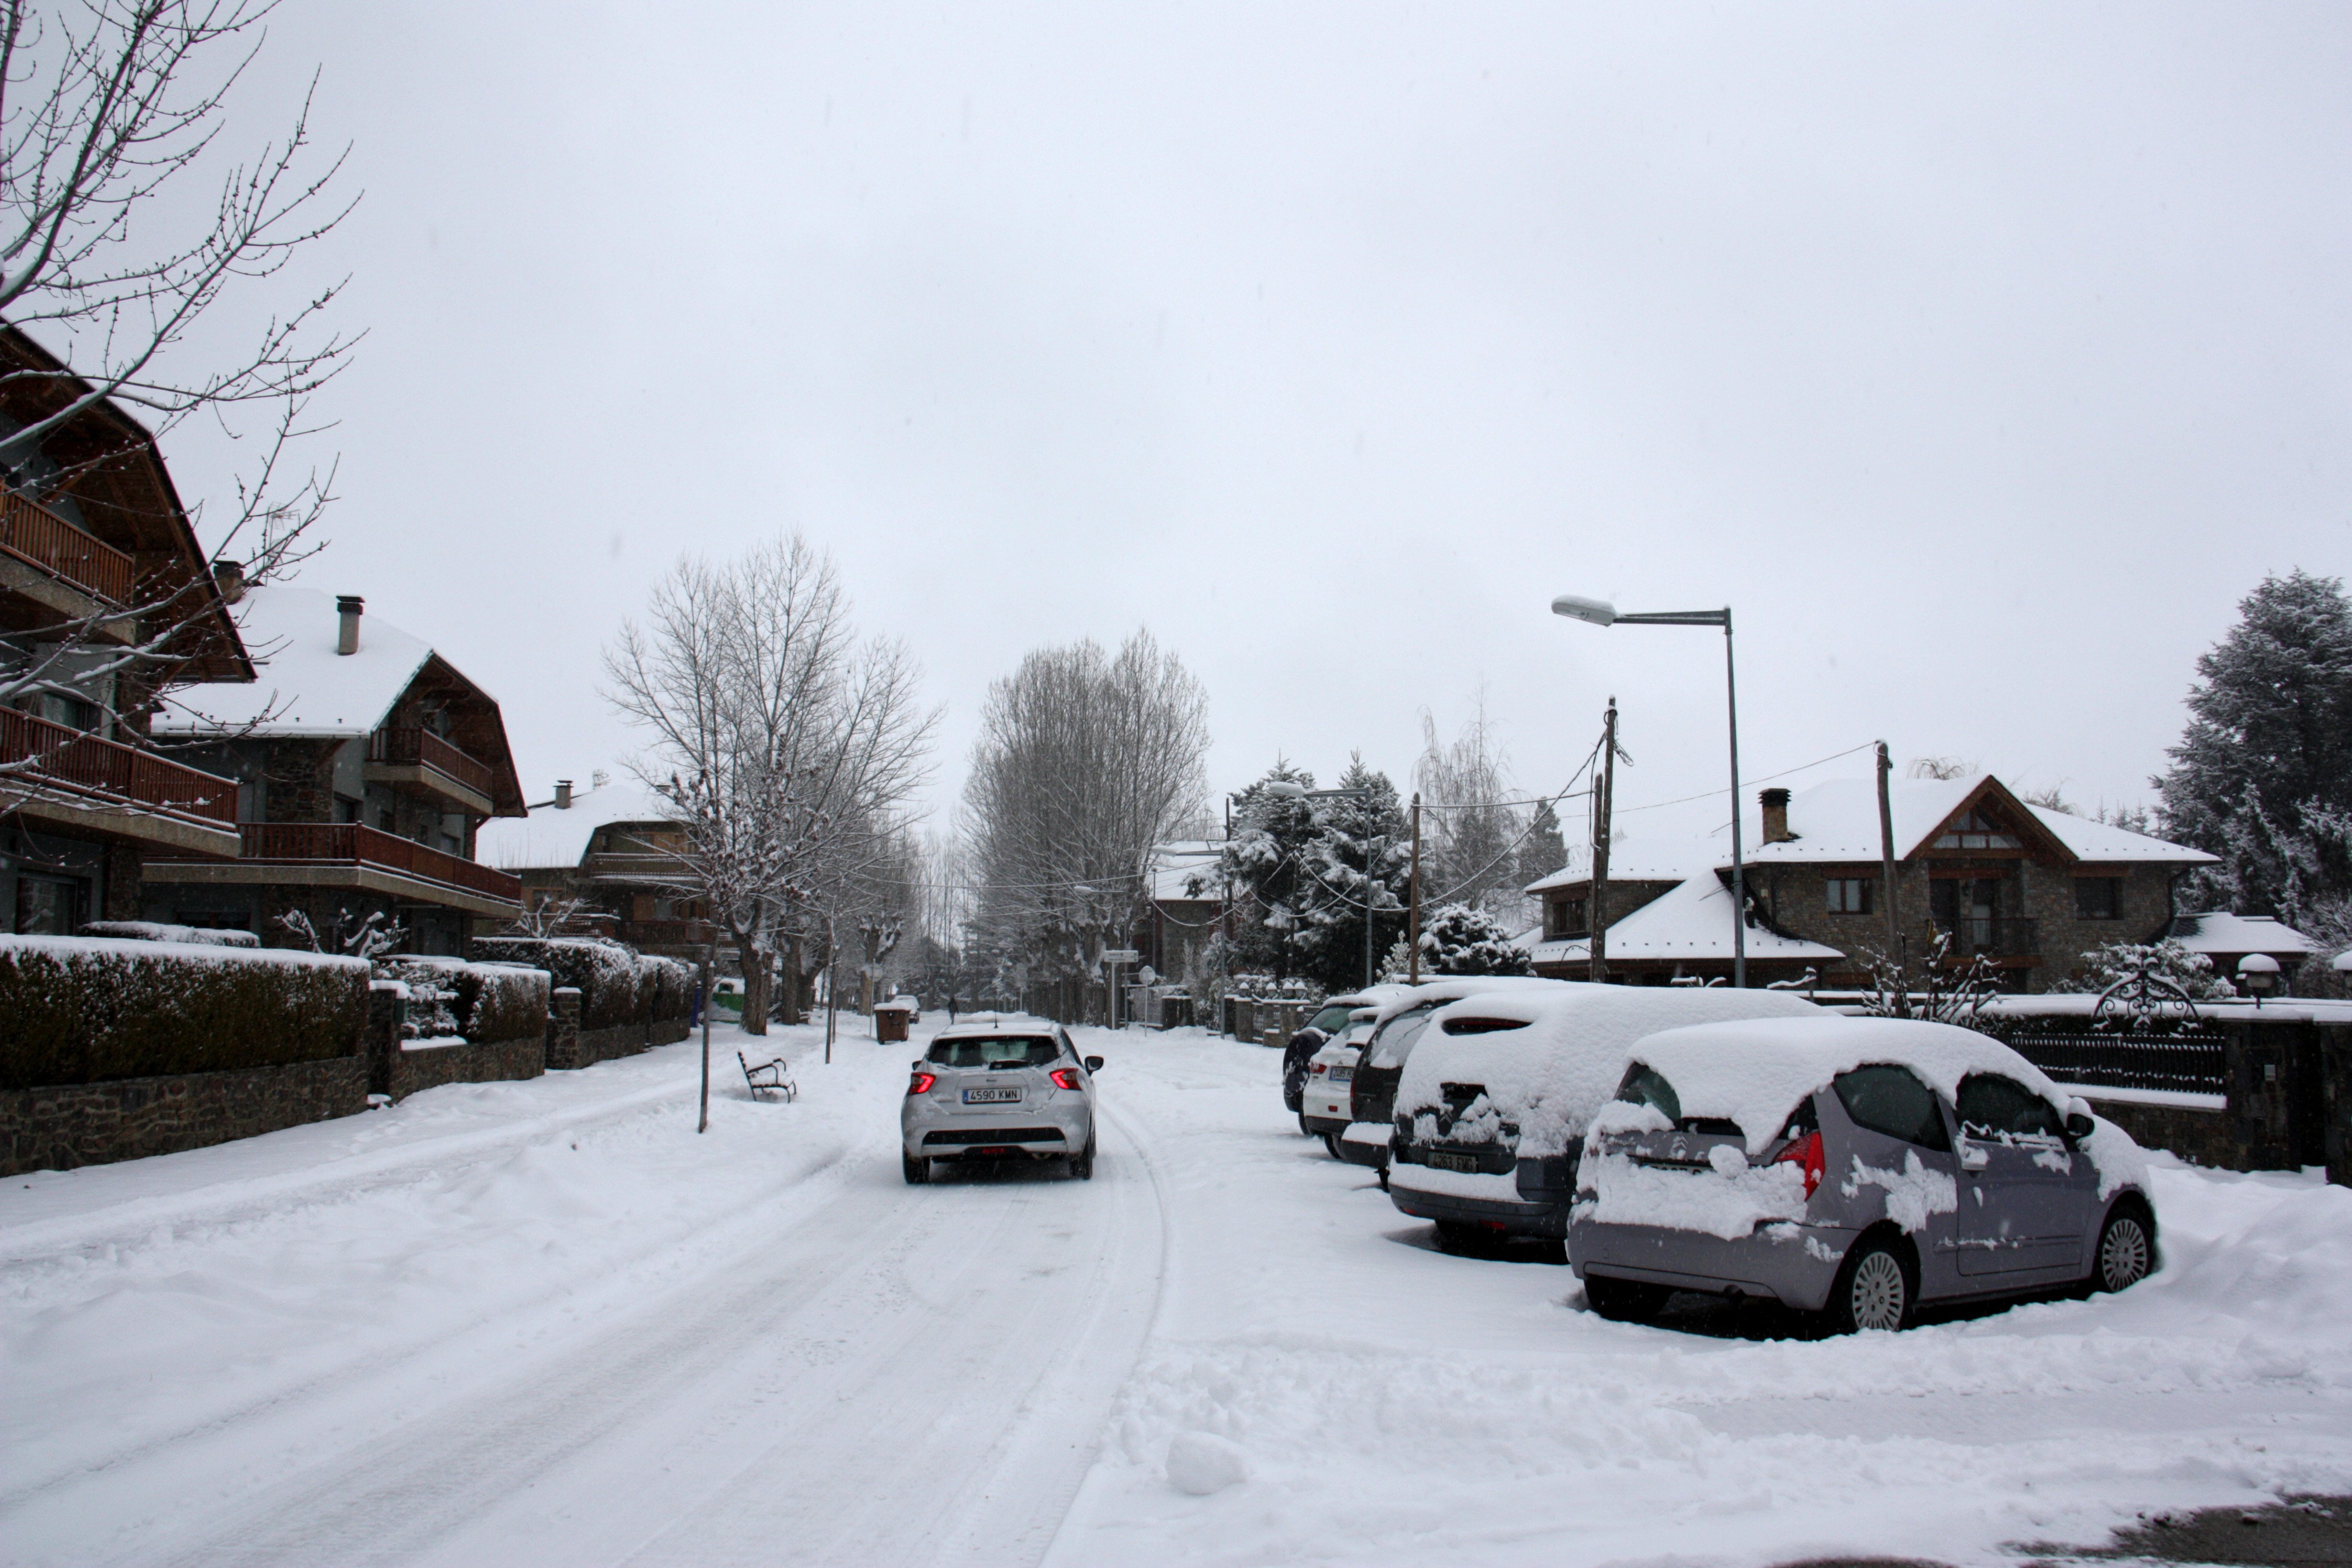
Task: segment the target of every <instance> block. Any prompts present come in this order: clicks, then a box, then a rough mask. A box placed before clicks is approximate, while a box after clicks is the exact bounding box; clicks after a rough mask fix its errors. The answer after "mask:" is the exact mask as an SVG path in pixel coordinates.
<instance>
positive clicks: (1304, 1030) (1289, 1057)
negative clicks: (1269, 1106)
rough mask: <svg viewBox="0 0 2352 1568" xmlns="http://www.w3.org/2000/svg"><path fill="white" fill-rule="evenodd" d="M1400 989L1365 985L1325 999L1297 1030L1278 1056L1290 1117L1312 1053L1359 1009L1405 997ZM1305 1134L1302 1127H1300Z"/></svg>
mask: <svg viewBox="0 0 2352 1568" xmlns="http://www.w3.org/2000/svg"><path fill="white" fill-rule="evenodd" d="M1407 989H1408V988H1407V987H1405V986H1402V985H1367V986H1365V987H1364V988H1363V989H1362V990H1361V991H1351V992H1349V994H1346V995H1345V996H1332V997H1328V998H1327V999H1326V1000H1325V1001H1324V1003H1323V1005H1321V1006H1320V1007H1318V1008H1317V1009H1316V1010H1315V1016H1313V1017H1311V1018H1309V1019H1307V1022H1305V1023H1304V1024H1301V1025H1300V1026H1298V1030H1297V1033H1296V1034H1294V1035H1292V1036H1291V1037H1290V1039H1289V1042H1288V1043H1287V1044H1286V1046H1285V1047H1283V1052H1282V1103H1283V1105H1284V1107H1285V1108H1286V1110H1290V1111H1291V1112H1292V1113H1293V1114H1294V1115H1295V1114H1297V1111H1298V1110H1299V1109H1300V1105H1301V1097H1302V1096H1304V1095H1305V1094H1306V1092H1307V1063H1308V1062H1310V1061H1312V1060H1313V1059H1314V1057H1315V1053H1316V1052H1317V1051H1319V1050H1321V1049H1322V1048H1323V1047H1325V1046H1326V1045H1328V1043H1329V1042H1330V1039H1331V1037H1332V1036H1334V1035H1336V1034H1338V1033H1339V1031H1340V1030H1342V1029H1344V1028H1346V1027H1347V1026H1348V1020H1349V1018H1350V1017H1352V1016H1354V1015H1355V1011H1356V1009H1357V1008H1359V1007H1377V1006H1379V1005H1381V1004H1382V1003H1383V1002H1388V1001H1391V1000H1393V999H1394V998H1396V997H1399V996H1402V995H1403V994H1405V992H1406V990H1407ZM1300 1131H1305V1124H1304V1123H1301V1124H1300Z"/></svg>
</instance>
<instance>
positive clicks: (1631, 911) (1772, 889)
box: [1528, 774, 2213, 991]
mask: <svg viewBox="0 0 2352 1568" xmlns="http://www.w3.org/2000/svg"><path fill="white" fill-rule="evenodd" d="M1889 795H1890V798H1889V805H1890V808H1891V811H1890V815H1891V816H1892V817H1893V820H1894V847H1895V888H1894V898H1895V932H1896V936H1897V939H1898V940H1899V941H1900V942H1901V943H1902V944H1903V946H1904V947H1905V948H1906V951H1907V952H1908V955H1909V956H1910V958H1911V959H1912V960H1913V961H1914V962H1919V961H1924V960H1925V959H1927V957H1928V955H1930V954H1931V953H1933V952H1937V951H1938V945H1939V943H1940V949H1941V951H1942V952H1943V953H1944V954H1945V962H1946V963H1948V964H1951V965H1958V964H1965V963H1973V962H1974V961H1975V960H1977V959H1978V958H1982V959H1983V960H1984V961H1985V962H1986V963H1988V964H1989V965H1990V967H1991V969H1992V970H1993V972H1994V973H1995V976H1996V978H1997V980H1998V983H1999V984H2000V985H2001V987H2002V988H2003V989H2006V990H2012V991H2046V990H2048V989H2049V988H2050V987H2051V985H2052V984H2053V983H2055V982H2056V981H2058V980H2060V979H2063V978H2064V977H2066V976H2068V975H2070V974H2072V973H2075V972H2076V971H2077V970H2078V969H2079V968H2080V966H2081V955H2082V954H2083V953H2084V952H2088V951H2090V950H2092V949H2094V948H2096V947H2099V946H2101V945H2103V944H2105V943H2107V942H2153V941H2155V940H2157V939H2158V938H2160V937H2162V936H2164V935H2166V934H2167V933H2168V931H2170V930H2171V929H2172V926H2173V922H2174V921H2175V920H2176V918H2177V917H2178V913H2179V911H2178V910H2176V909H2175V907H2174V900H2173V888H2174V883H2175V881H2176V880H2177V879H2178V878H2179V875H2180V873H2182V872H2184V871H2186V870H2189V868H2192V867H2196V866H2203V865H2210V864H2211V863H2212V862H2213V857H2212V856H2210V855H2207V854H2205V853H2203V852H2202V851H2200V850H2196V849H2189V848H2185V847H2182V846H2180V845H2178V844H2168V843H2166V842H2164V841H2163V840H2161V839H2158V838H2151V837H2147V835H2145V834H2139V833H2132V832H2128V831H2126V830H2125V829H2123V828H2120V827H2114V826H2107V825H2106V824H2104V823H2098V822H2092V821H2089V820H2086V819H2085V818H2083V817H2079V816H2069V815H2068V814H2066V813H2065V812H2062V811H2053V810H2051V809H2049V808H2047V807H2043V806H2033V805H2026V804H2025V803H2024V802H2023V801H2021V800H2020V799H2018V798H2017V796H2016V795H2014V794H2012V793H2011V791H2010V789H2009V788H2008V786H2006V785H2005V784H2002V783H2001V782H2000V780H1999V779H1997V778H1994V777H1992V776H1991V775H1990V774H1986V775H1983V776H1981V777H1979V778H1974V779H1959V780H1938V779H1906V780H1901V781H1897V782H1895V783H1893V784H1890V785H1889ZM1743 826H1745V827H1746V830H1747V833H1746V843H1747V844H1748V846H1750V847H1749V848H1748V863H1747V868H1746V880H1747V885H1748V927H1747V931H1746V938H1747V948H1748V981H1749V984H1757V985H1762V984H1772V983H1774V982H1789V981H1795V980H1798V979H1800V978H1801V976H1802V975H1803V973H1804V972H1805V971H1806V970H1808V969H1811V970H1812V971H1813V972H1814V973H1815V976H1816V981H1817V983H1818V984H1820V985H1822V986H1823V987H1825V988H1829V989H1844V988H1848V987H1853V986H1860V985H1864V984H1868V983H1869V973H1868V970H1867V968H1866V964H1867V963H1868V961H1869V960H1870V958H1871V957H1872V956H1873V955H1874V954H1875V953H1877V952H1879V951H1880V950H1882V949H1884V948H1885V945H1886V942H1887V921H1886V913H1885V910H1886V905H1885V899H1886V897H1887V890H1886V889H1885V888H1883V887H1882V886H1881V885H1880V884H1881V882H1882V880H1883V873H1882V865H1881V857H1880V849H1881V833H1880V827H1879V814H1878V795H1877V786H1876V785H1875V784H1874V782H1873V781H1870V780H1867V779H1851V780H1833V781H1832V782H1830V783H1826V784H1817V785H1815V786H1813V787H1812V788H1811V789H1807V790H1803V791H1801V792H1798V793H1795V794H1793V795H1792V794H1791V793H1790V791H1788V790H1784V789H1768V790H1765V791H1763V792H1762V793H1761V795H1759V798H1758V809H1757V811H1756V813H1755V815H1754V816H1751V817H1750V818H1749V821H1748V824H1745V825H1743ZM1725 847H1726V846H1725V845H1724V844H1722V843H1721V842H1718V841H1712V840H1710V841H1707V843H1706V845H1705V846H1704V847H1694V848H1693V849H1692V850H1691V851H1687V852H1684V853H1681V854H1677V853H1675V851H1673V850H1669V851H1668V852H1667V853H1665V854H1664V855H1647V856H1635V857H1628V858H1627V863H1626V864H1624V865H1622V867H1621V866H1619V865H1617V864H1612V867H1611V877H1610V883H1609V890H1608V906H1607V912H1608V915H1609V920H1610V925H1609V942H1608V951H1607V958H1608V963H1609V968H1610V971H1611V978H1612V979H1615V980H1620V981H1624V982H1628V983H1633V984H1666V983H1668V982H1670V981H1672V980H1675V979H1677V978H1679V979H1684V980H1692V979H1696V980H1702V981H1704V980H1709V979H1713V978H1715V977H1716V976H1717V975H1725V974H1728V973H1730V970H1731V957H1732V953H1731V949H1732V941H1731V937H1732V931H1731V900H1730V892H1729V888H1730V881H1731V868H1730V863H1729V860H1728V859H1727V858H1726V857H1725V856H1724V855H1723V849H1724V848H1725ZM1616 858H1617V857H1615V856H1614V855H1612V862H1613V861H1614V860H1616ZM1693 862H1696V863H1695V864H1694V863H1693ZM1677 872H1680V873H1683V874H1682V875H1680V876H1677V875H1676V874H1675V873H1677ZM1528 892H1529V893H1530V894H1532V895H1534V896H1537V897H1539V898H1541V899H1542V900H1543V901H1544V929H1543V937H1542V940H1541V941H1539V942H1538V944H1537V946H1536V950H1535V951H1536V970H1537V973H1539V974H1550V975H1556V976H1560V977H1565V978H1573V979H1581V978H1583V976H1584V975H1585V973H1587V972H1588V970H1587V965H1588V964H1589V962H1590V958H1591V949H1590V945H1589V931H1588V928H1587V916H1586V907H1587V903H1588V901H1589V900H1590V897H1591V875H1590V873H1589V871H1586V870H1583V869H1580V867H1579V866H1576V865H1571V866H1570V867H1569V868H1567V869H1565V870H1562V871H1560V872H1559V873H1556V874H1555V875H1553V876H1550V877H1547V878H1545V879H1542V880H1541V881H1538V882H1537V883H1535V884H1533V885H1532V886H1530V887H1529V888H1528Z"/></svg>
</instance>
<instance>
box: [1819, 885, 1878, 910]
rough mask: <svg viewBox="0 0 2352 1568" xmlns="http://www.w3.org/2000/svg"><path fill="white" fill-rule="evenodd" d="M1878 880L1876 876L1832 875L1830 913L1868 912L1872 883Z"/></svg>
mask: <svg viewBox="0 0 2352 1568" xmlns="http://www.w3.org/2000/svg"><path fill="white" fill-rule="evenodd" d="M1876 880H1877V879H1876V878H1874V877H1832V878H1831V879H1829V889H1830V913H1832V914H1833V915H1866V914H1868V913H1869V912H1870V889H1871V885H1872V884H1873V883H1874V882H1875V881H1876Z"/></svg>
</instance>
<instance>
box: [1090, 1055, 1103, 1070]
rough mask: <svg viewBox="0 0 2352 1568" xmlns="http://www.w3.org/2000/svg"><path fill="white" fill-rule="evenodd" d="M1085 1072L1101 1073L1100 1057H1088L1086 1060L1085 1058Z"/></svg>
mask: <svg viewBox="0 0 2352 1568" xmlns="http://www.w3.org/2000/svg"><path fill="white" fill-rule="evenodd" d="M1087 1071H1088V1072H1100V1071H1102V1058H1100V1057H1088V1058H1087Z"/></svg>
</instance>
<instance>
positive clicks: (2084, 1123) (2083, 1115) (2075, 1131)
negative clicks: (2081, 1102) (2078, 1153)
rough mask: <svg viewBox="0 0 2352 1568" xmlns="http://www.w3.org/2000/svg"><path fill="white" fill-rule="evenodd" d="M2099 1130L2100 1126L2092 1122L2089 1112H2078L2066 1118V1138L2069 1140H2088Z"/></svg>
mask: <svg viewBox="0 0 2352 1568" xmlns="http://www.w3.org/2000/svg"><path fill="white" fill-rule="evenodd" d="M2098 1128H2099V1124H2098V1123H2097V1122H2095V1121H2092V1120H2091V1117H2090V1113H2089V1112H2087V1111H2082V1110H2077V1111H2075V1112H2074V1114H2073V1115H2071V1116H2069V1117H2067V1118H2066V1136H2067V1137H2069V1138H2088V1137H2089V1136H2090V1135H2091V1134H2092V1133H2094V1132H2095V1131H2098Z"/></svg>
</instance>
